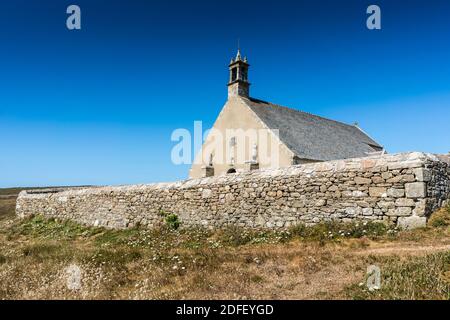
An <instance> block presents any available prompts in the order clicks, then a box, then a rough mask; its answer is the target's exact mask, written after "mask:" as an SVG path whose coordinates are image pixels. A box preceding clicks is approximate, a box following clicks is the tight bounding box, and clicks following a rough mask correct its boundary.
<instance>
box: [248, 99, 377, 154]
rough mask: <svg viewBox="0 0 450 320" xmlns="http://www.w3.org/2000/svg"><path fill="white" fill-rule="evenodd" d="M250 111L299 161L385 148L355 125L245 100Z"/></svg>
mask: <svg viewBox="0 0 450 320" xmlns="http://www.w3.org/2000/svg"><path fill="white" fill-rule="evenodd" d="M243 100H244V101H245V102H246V104H247V105H248V106H249V107H250V109H251V110H253V112H254V113H255V114H256V115H257V116H258V117H259V118H260V119H261V120H262V121H263V122H264V123H265V124H266V125H267V126H268V127H269V128H271V129H278V130H279V134H280V140H281V141H282V142H283V143H284V144H285V145H286V146H287V147H288V148H289V149H290V150H291V151H292V152H294V154H295V155H296V156H298V157H299V158H300V159H310V160H318V161H327V160H336V159H347V158H358V157H365V156H367V155H368V154H367V153H371V152H376V151H381V150H382V149H383V147H382V146H381V145H379V144H378V143H377V142H376V141H374V140H373V139H372V138H370V137H369V136H368V135H367V134H365V133H364V132H363V131H362V130H361V129H360V128H358V127H357V126H355V125H348V124H345V123H342V122H338V121H334V120H330V119H326V118H322V117H319V116H316V115H313V114H310V113H306V112H303V111H299V110H294V109H290V108H287V107H282V106H279V105H275V104H272V103H270V102H265V101H262V100H257V99H253V98H243Z"/></svg>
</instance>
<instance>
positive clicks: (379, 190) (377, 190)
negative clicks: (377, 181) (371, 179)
mask: <svg viewBox="0 0 450 320" xmlns="http://www.w3.org/2000/svg"><path fill="white" fill-rule="evenodd" d="M369 195H370V196H371V197H377V198H386V197H387V193H386V188H385V187H370V188H369Z"/></svg>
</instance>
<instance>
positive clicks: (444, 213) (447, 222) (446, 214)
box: [428, 205, 450, 228]
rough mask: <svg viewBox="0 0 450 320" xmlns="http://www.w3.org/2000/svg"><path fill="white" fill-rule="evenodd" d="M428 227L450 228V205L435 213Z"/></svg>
mask: <svg viewBox="0 0 450 320" xmlns="http://www.w3.org/2000/svg"><path fill="white" fill-rule="evenodd" d="M428 225H430V226H431V227H435V228H439V227H448V226H450V205H448V206H447V207H446V208H442V209H440V210H438V211H437V212H435V213H433V214H432V215H431V217H430V220H429V221H428Z"/></svg>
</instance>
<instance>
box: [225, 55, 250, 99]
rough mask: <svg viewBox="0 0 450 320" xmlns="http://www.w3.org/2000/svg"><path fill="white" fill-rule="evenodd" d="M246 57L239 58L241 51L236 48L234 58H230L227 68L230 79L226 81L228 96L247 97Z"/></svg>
mask: <svg viewBox="0 0 450 320" xmlns="http://www.w3.org/2000/svg"><path fill="white" fill-rule="evenodd" d="M249 66H250V65H249V64H248V63H247V58H246V57H245V58H244V59H242V58H241V51H240V50H238V52H237V55H236V58H235V59H231V62H230V65H229V70H230V79H229V82H228V98H231V97H236V96H241V97H245V98H248V97H249V94H250V83H249V82H248V67H249Z"/></svg>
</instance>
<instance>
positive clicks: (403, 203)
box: [395, 198, 416, 207]
mask: <svg viewBox="0 0 450 320" xmlns="http://www.w3.org/2000/svg"><path fill="white" fill-rule="evenodd" d="M395 205H396V206H397V207H415V206H416V203H415V202H414V200H413V199H409V198H399V199H397V200H396V201H395Z"/></svg>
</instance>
